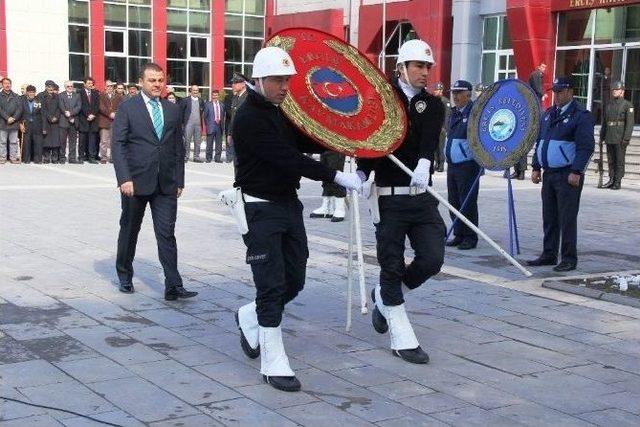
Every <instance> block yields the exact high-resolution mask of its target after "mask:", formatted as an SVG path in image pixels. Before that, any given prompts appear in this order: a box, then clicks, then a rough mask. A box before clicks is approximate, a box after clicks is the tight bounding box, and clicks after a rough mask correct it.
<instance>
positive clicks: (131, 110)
mask: <svg viewBox="0 0 640 427" xmlns="http://www.w3.org/2000/svg"><path fill="white" fill-rule="evenodd" d="M140 84H141V85H142V92H141V93H140V94H139V95H136V96H135V97H133V98H130V99H128V100H126V101H125V102H123V103H122V104H120V107H119V109H118V113H117V114H116V117H115V120H114V122H113V127H112V138H113V141H112V147H111V150H112V151H111V155H112V159H113V165H114V167H115V170H116V178H117V180H118V186H119V188H120V192H121V193H122V215H121V216H120V234H119V236H118V255H117V259H116V270H117V272H118V279H119V281H120V291H121V292H125V293H132V292H133V284H132V278H133V258H134V256H135V251H136V243H137V241H138V233H139V232H140V226H141V224H142V218H143V217H144V211H145V209H146V206H147V203H149V204H150V205H151V214H152V218H153V229H154V231H155V235H156V240H157V242H158V254H159V257H160V263H161V264H162V268H163V269H164V274H165V293H164V298H165V299H166V300H167V301H172V300H176V299H178V298H189V297H193V296H195V295H197V292H189V291H187V290H185V289H184V287H183V286H182V277H180V273H178V248H177V245H176V238H175V223H176V214H177V210H178V197H180V195H181V194H182V189H183V188H184V147H183V145H182V133H181V132H180V129H181V128H180V119H181V116H180V109H179V108H178V107H177V106H176V105H174V104H172V103H170V102H168V101H166V100H160V99H159V98H160V94H161V93H162V90H163V89H164V85H165V73H164V71H163V69H162V68H161V67H160V66H159V65H157V64H153V63H148V64H146V65H144V67H143V68H142V71H141V75H140Z"/></svg>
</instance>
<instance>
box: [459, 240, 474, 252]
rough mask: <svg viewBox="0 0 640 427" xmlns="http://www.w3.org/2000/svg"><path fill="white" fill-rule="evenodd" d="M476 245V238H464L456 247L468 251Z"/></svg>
mask: <svg viewBox="0 0 640 427" xmlns="http://www.w3.org/2000/svg"><path fill="white" fill-rule="evenodd" d="M476 246H478V241H477V240H476V241H473V240H464V241H463V242H462V243H460V244H459V245H458V249H460V250H461V251H468V250H469V249H475V247H476Z"/></svg>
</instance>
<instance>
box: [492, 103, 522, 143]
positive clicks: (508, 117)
mask: <svg viewBox="0 0 640 427" xmlns="http://www.w3.org/2000/svg"><path fill="white" fill-rule="evenodd" d="M514 130H516V116H515V114H513V113H512V112H511V110H508V109H506V108H502V109H500V110H498V111H496V112H495V113H493V115H492V116H491V119H490V120H489V134H490V135H491V138H493V139H495V140H496V141H504V140H505V139H507V138H509V137H510V136H511V135H513V131H514Z"/></svg>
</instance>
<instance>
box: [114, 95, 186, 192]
mask: <svg viewBox="0 0 640 427" xmlns="http://www.w3.org/2000/svg"><path fill="white" fill-rule="evenodd" d="M160 102H161V105H162V111H163V116H164V129H163V131H162V138H161V139H158V137H157V135H156V133H155V131H154V129H153V122H152V121H151V116H150V114H149V111H148V110H147V106H146V105H145V104H144V99H143V98H142V95H136V96H134V97H133V98H130V99H127V100H126V101H124V102H123V103H122V104H120V107H119V108H118V112H117V113H116V118H115V120H114V121H113V127H112V136H111V140H112V143H111V157H112V158H113V166H114V167H115V170H116V178H117V180H118V185H121V184H122V183H124V182H127V181H133V189H134V192H135V193H134V194H135V195H137V196H144V195H150V194H153V193H154V192H155V190H156V188H158V187H159V188H160V192H161V193H162V194H167V195H170V194H176V191H177V189H178V188H184V145H183V144H182V133H181V131H180V129H181V127H180V119H181V115H180V109H179V108H178V107H177V106H176V105H175V104H172V103H171V102H169V101H167V100H165V99H163V100H161V101H160Z"/></svg>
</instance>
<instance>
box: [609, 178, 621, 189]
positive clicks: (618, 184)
mask: <svg viewBox="0 0 640 427" xmlns="http://www.w3.org/2000/svg"><path fill="white" fill-rule="evenodd" d="M620 182H621V180H620V179H616V180H615V181H613V185H612V186H611V187H610V188H611V189H612V190H619V189H620V188H622V186H621V185H620Z"/></svg>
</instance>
